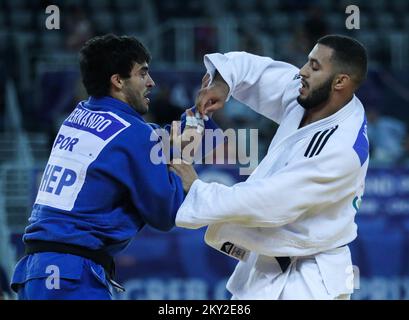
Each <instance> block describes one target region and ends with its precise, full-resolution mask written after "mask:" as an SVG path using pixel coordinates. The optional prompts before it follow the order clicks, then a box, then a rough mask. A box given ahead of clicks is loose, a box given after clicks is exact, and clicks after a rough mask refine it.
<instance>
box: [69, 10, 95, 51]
mask: <svg viewBox="0 0 409 320" xmlns="http://www.w3.org/2000/svg"><path fill="white" fill-rule="evenodd" d="M65 30H66V32H67V33H66V35H67V38H66V43H65V44H66V47H67V49H68V50H71V51H75V52H77V51H78V50H79V49H81V47H82V45H83V44H84V43H85V42H86V41H87V40H88V39H90V38H91V37H92V36H93V35H94V30H93V27H92V24H91V22H90V20H89V19H88V18H87V15H86V13H85V11H84V9H83V8H82V7H81V6H76V5H74V6H71V7H70V8H69V12H68V16H67V18H66V20H65Z"/></svg>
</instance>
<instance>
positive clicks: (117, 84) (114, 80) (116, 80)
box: [111, 73, 124, 90]
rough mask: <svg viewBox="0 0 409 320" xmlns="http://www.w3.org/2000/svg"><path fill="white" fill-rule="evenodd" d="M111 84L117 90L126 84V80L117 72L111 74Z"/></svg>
mask: <svg viewBox="0 0 409 320" xmlns="http://www.w3.org/2000/svg"><path fill="white" fill-rule="evenodd" d="M111 84H112V86H113V87H114V88H116V89H117V90H121V89H122V86H123V84H124V81H123V80H122V79H121V77H120V75H119V74H117V73H116V74H113V75H112V76H111Z"/></svg>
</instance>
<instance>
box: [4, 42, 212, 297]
mask: <svg viewBox="0 0 409 320" xmlns="http://www.w3.org/2000/svg"><path fill="white" fill-rule="evenodd" d="M149 61H150V55H149V53H148V51H147V50H146V49H145V48H144V46H143V45H142V44H141V43H140V42H139V41H138V40H136V39H135V38H132V37H126V36H122V37H117V36H114V35H106V36H103V37H96V38H93V39H91V40H89V41H88V42H87V43H86V44H85V45H84V47H83V48H82V49H81V52H80V68H81V74H82V79H83V83H84V85H85V88H86V89H87V92H88V94H89V95H90V98H89V99H88V100H87V101H82V102H80V103H79V104H78V106H77V107H76V108H75V109H74V111H73V112H72V113H71V115H70V116H69V117H68V118H67V119H65V121H64V123H63V124H62V126H61V128H60V130H59V132H58V134H57V137H56V139H55V141H54V144H53V146H52V150H51V155H50V158H49V161H48V163H47V165H46V168H45V170H44V174H43V177H42V180H41V182H40V186H39V190H38V195H37V198H36V201H35V204H34V206H33V210H32V213H31V217H30V219H29V225H28V227H27V228H26V230H25V234H24V236H23V241H24V244H25V247H26V255H25V256H24V257H23V258H22V259H21V260H20V261H19V262H18V264H17V266H16V268H15V272H14V276H13V279H12V283H11V286H12V288H13V290H14V291H15V292H16V293H17V294H18V298H19V299H111V294H112V288H113V287H115V288H116V289H117V290H123V288H122V286H121V285H120V284H118V283H117V282H115V280H114V266H115V265H114V261H113V256H114V255H115V254H116V253H118V252H119V251H121V250H122V249H124V248H125V247H126V246H127V244H128V243H129V242H130V240H131V239H132V237H133V236H134V235H135V234H136V233H137V232H138V231H139V230H141V229H142V228H143V227H144V226H145V225H149V226H151V227H153V228H155V229H158V230H162V231H168V230H170V229H171V228H172V227H173V226H174V223H175V215H176V212H177V210H178V208H179V207H180V205H181V203H182V201H183V200H184V197H185V195H184V190H183V185H182V181H181V179H180V178H179V177H178V176H177V175H176V174H175V173H173V172H170V171H169V170H168V166H167V164H166V162H164V163H154V161H152V159H151V150H152V148H153V147H154V146H155V145H156V144H157V143H158V141H157V139H156V141H155V139H152V137H155V132H153V131H154V127H153V126H152V125H150V124H148V123H146V122H145V121H144V119H143V118H142V115H143V114H145V113H146V112H147V111H148V109H149V98H147V94H148V93H149V92H150V90H151V89H152V87H154V85H155V83H154V81H153V80H152V78H151V77H150V75H149V69H148V63H149ZM50 107H52V105H51V106H50ZM185 116H186V115H185ZM184 119H185V120H186V118H184ZM190 120H191V119H190ZM183 126H184V124H182V127H183ZM204 126H205V127H209V126H210V127H212V126H214V123H212V122H211V120H209V121H205V122H204ZM202 129H203V128H202Z"/></svg>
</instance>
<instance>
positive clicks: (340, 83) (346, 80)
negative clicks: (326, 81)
mask: <svg viewBox="0 0 409 320" xmlns="http://www.w3.org/2000/svg"><path fill="white" fill-rule="evenodd" d="M351 81H352V79H351V77H350V76H349V75H348V74H346V73H340V74H339V75H337V76H336V77H335V79H334V89H335V90H342V89H344V88H345V87H347V86H349V85H350V82H351Z"/></svg>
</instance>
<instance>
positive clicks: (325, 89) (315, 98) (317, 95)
mask: <svg viewBox="0 0 409 320" xmlns="http://www.w3.org/2000/svg"><path fill="white" fill-rule="evenodd" d="M333 80H334V76H330V77H329V78H328V79H327V80H326V81H325V82H324V83H323V84H322V85H321V86H320V87H318V88H317V89H315V90H314V91H311V92H310V94H309V95H308V96H307V97H306V98H301V95H300V96H298V98H297V102H298V103H299V104H300V105H301V107H303V108H304V109H305V110H310V109H314V108H315V107H317V106H319V105H320V104H322V103H324V102H326V101H328V99H329V95H330V93H331V89H332V81H333Z"/></svg>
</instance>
